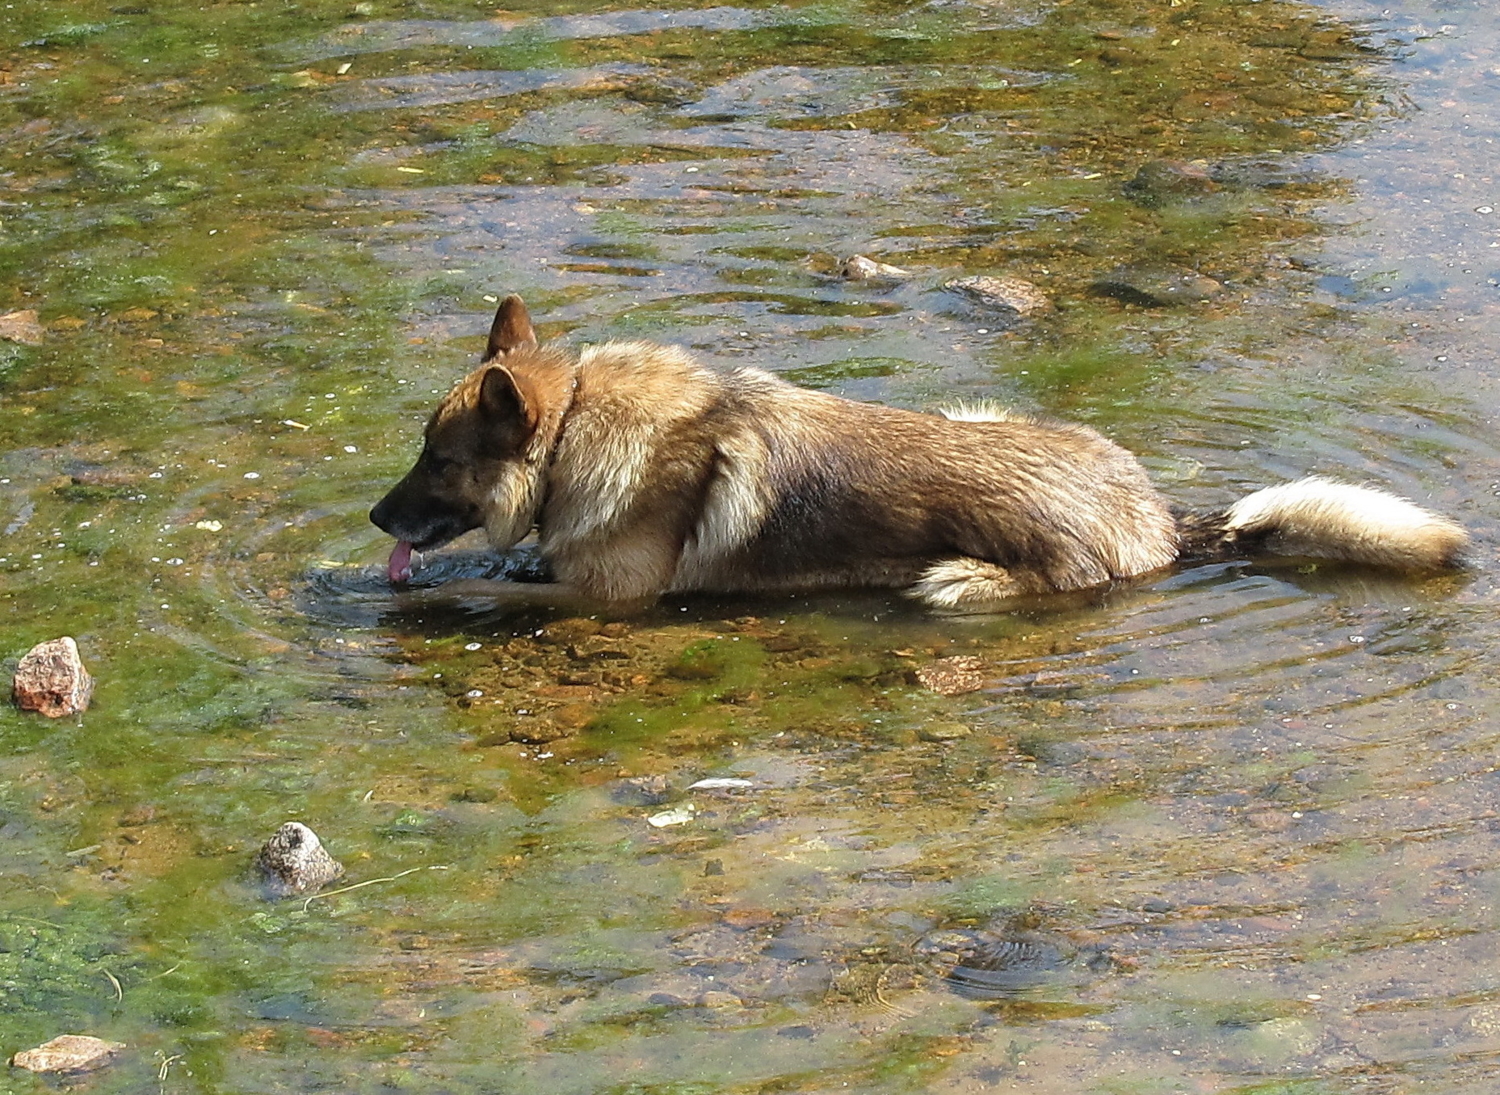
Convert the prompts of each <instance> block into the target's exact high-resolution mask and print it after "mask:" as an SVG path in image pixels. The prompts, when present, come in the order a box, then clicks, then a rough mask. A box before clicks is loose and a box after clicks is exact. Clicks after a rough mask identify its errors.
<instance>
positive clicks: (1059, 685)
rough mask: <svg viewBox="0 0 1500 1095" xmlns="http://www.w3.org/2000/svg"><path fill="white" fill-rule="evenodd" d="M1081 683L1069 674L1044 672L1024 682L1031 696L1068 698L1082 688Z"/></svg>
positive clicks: (1051, 671) (1053, 671) (1052, 671)
mask: <svg viewBox="0 0 1500 1095" xmlns="http://www.w3.org/2000/svg"><path fill="white" fill-rule="evenodd" d="M1083 683H1084V682H1083V681H1082V680H1081V679H1079V678H1078V677H1077V676H1075V675H1073V674H1071V673H1059V672H1057V671H1056V670H1044V671H1042V672H1040V673H1038V674H1037V675H1036V676H1034V677H1032V678H1031V680H1029V681H1027V682H1026V691H1028V692H1030V693H1031V694H1032V695H1033V696H1069V695H1072V694H1073V693H1074V692H1077V691H1078V690H1079V689H1080V688H1082V687H1083Z"/></svg>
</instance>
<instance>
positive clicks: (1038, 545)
mask: <svg viewBox="0 0 1500 1095" xmlns="http://www.w3.org/2000/svg"><path fill="white" fill-rule="evenodd" d="M370 520H372V521H373V522H374V523H375V524H376V525H378V526H379V527H380V528H381V529H383V530H384V531H385V532H387V533H389V534H390V535H391V536H394V537H395V538H396V540H397V544H396V548H395V550H394V551H393V552H392V553H391V557H390V564H389V573H390V579H391V581H392V582H393V583H402V582H405V581H407V580H408V579H409V578H410V577H411V561H412V553H413V551H427V550H430V549H432V548H436V547H439V546H441V545H443V544H446V543H448V542H449V541H450V540H452V539H454V538H455V537H457V536H460V535H462V534H463V533H466V532H468V531H470V530H471V529H476V528H483V529H484V530H485V533H486V534H487V535H488V537H489V541H490V543H491V544H493V545H494V546H495V547H496V548H499V549H501V550H504V549H506V548H509V547H511V546H512V545H514V544H515V543H516V542H517V541H519V540H520V539H522V538H523V537H524V536H526V535H527V534H528V533H530V532H531V531H532V530H533V529H535V530H536V531H537V533H538V538H539V541H540V547H541V551H542V554H543V556H544V558H545V559H546V560H547V562H548V563H549V565H550V567H551V570H552V573H553V575H554V576H555V578H556V580H557V583H558V585H556V586H553V587H551V588H552V589H554V590H555V591H557V593H559V594H566V595H567V596H574V597H577V596H581V597H582V598H583V599H586V600H591V601H599V602H641V601H646V600H649V599H651V598H654V597H656V596H658V595H659V594H662V593H668V592H680V591H688V590H705V591H718V592H739V591H752V590H788V591H789V590H809V589H827V588H832V587H853V586H879V587H897V588H901V589H904V590H905V591H906V592H907V593H908V594H909V595H910V596H912V597H914V598H915V599H917V600H919V601H922V602H925V603H926V604H928V605H930V606H933V607H934V608H937V609H941V610H947V611H960V612H962V611H971V612H972V611H984V610H987V609H990V608H994V607H996V606H1000V605H1003V604H1004V602H1006V601H1007V600H1010V599H1012V598H1015V597H1017V596H1020V595H1027V594H1039V593H1054V592H1061V591H1068V590H1079V589H1087V588H1090V587H1096V586H1103V585H1105V584H1107V583H1110V582H1113V581H1116V580H1119V579H1124V578H1135V577H1138V576H1140V575H1143V574H1149V573H1151V572H1152V571H1156V570H1160V569H1161V568H1163V567H1167V566H1170V565H1171V564H1172V563H1174V562H1175V561H1177V560H1180V559H1192V558H1224V557H1234V556H1247V555H1253V554H1256V553H1263V552H1266V553H1276V554H1283V555H1298V556H1311V557H1317V558H1323V559H1331V560H1343V561H1346V562H1351V563H1358V564H1368V565H1375V566H1382V567H1390V568H1395V569H1399V570H1404V571H1413V572H1424V571H1438V570H1442V569H1445V568H1450V567H1454V566H1457V565H1460V563H1461V558H1462V554H1463V551H1464V549H1465V547H1466V546H1467V544H1468V535H1467V533H1466V532H1465V531H1464V530H1463V529H1462V528H1461V527H1460V526H1459V525H1457V524H1455V523H1454V522H1452V521H1450V520H1448V519H1447V518H1444V517H1440V516H1437V515H1436V514H1433V513H1429V512H1428V511H1426V510H1424V509H1421V508H1419V507H1417V506H1415V505H1413V504H1412V503H1410V502H1408V501H1406V500H1404V499H1401V498H1398V497H1396V496H1394V495H1392V494H1387V493H1385V492H1384V491H1379V490H1374V489H1371V488H1367V487H1357V486H1350V485H1348V484H1345V483H1338V482H1334V481H1332V480H1329V479H1321V478H1308V479H1299V480H1297V481H1295V482H1292V483H1286V484H1283V485H1281V486H1275V487H1269V488H1267V489H1265V490H1259V491H1256V492H1255V493H1253V494H1250V495H1248V496H1247V497H1245V498H1242V499H1241V500H1240V501H1238V502H1236V503H1234V504H1233V505H1231V506H1229V507H1228V508H1227V509H1223V510H1220V511H1217V512H1212V513H1186V512H1174V510H1173V509H1172V508H1171V507H1169V505H1168V504H1167V502H1166V501H1165V499H1163V498H1162V496H1161V495H1160V494H1159V493H1158V492H1157V491H1156V489H1155V488H1154V487H1153V486H1152V485H1151V483H1150V482H1149V480H1148V479H1147V478H1146V474H1145V471H1144V470H1143V469H1142V468H1141V466H1140V464H1139V463H1137V462H1136V459H1135V457H1133V456H1132V455H1131V454H1130V453H1128V452H1126V451H1125V450H1124V449H1122V448H1120V447H1119V446H1118V445H1115V444H1114V443H1113V442H1111V441H1108V440H1106V439H1105V438H1104V437H1102V436H1100V435H1099V434H1098V433H1095V432H1094V431H1093V430H1091V429H1089V428H1087V427H1085V426H1080V425H1074V424H1071V423H1065V422H1050V421H1043V420H1039V419H1036V418H1032V417H1028V416H1025V415H1019V414H1011V413H1009V412H1006V411H1001V410H995V409H991V408H988V407H984V408H980V409H977V410H975V409H961V410H958V411H950V412H945V413H944V414H943V415H932V414H920V413H916V412H913V411H906V410H897V409H894V408H890V407H882V406H878V405H874V404H868V403H856V402H852V401H850V400H847V399H840V398H838V397H836V396H832V395H827V394H824V393H821V392H813V391H807V390H805V389H802V388H797V387H794V386H793V385H791V384H789V383H787V382H785V381H783V380H781V379H779V378H777V377H775V376H772V375H771V374H769V373H766V372H762V371H761V370H759V369H735V370H733V371H731V372H716V371H712V370H710V369H708V368H705V367H704V366H702V365H700V364H698V363H697V362H696V361H694V360H693V358H692V357H690V356H689V355H688V354H687V352H686V351H684V350H681V349H678V348H674V347H670V346H659V345H655V344H652V343H646V342H610V343H607V344H605V345H602V346H595V347H591V348H588V349H585V350H583V351H582V352H580V353H572V352H569V351H567V350H564V349H562V348H559V347H556V346H553V345H547V346H541V345H538V343H537V338H536V334H535V333H534V331H533V330H532V325H531V319H530V317H529V315H528V314H527V311H526V306H525V305H524V304H523V303H522V302H521V299H520V298H519V297H516V296H510V297H507V298H506V299H505V300H504V301H502V302H501V303H500V307H499V309H498V310H497V311H496V314H495V321H494V325H493V326H492V328H491V330H490V336H489V346H488V348H487V350H486V352H485V355H484V360H483V363H482V364H481V365H480V366H479V367H478V368H477V369H475V370H474V371H473V372H472V373H470V374H469V375H468V376H466V377H465V378H464V379H463V380H460V381H459V382H458V384H457V385H455V386H454V388H453V390H452V391H450V392H449V393H448V394H447V395H446V396H445V397H444V398H443V400H442V402H441V403H439V404H438V408H437V410H436V411H435V412H434V413H433V415H432V418H431V420H430V421H429V422H428V423H427V431H426V440H425V443H424V444H423V446H422V452H421V455H420V456H418V458H417V462H416V465H415V466H414V467H413V468H412V469H411V471H410V472H408V473H407V475H406V477H405V478H404V479H402V480H401V481H400V482H399V483H397V484H396V486H395V487H394V488H392V490H391V491H390V493H389V494H387V495H386V496H385V497H384V498H383V499H381V501H380V503H379V504H378V505H376V506H375V508H374V509H373V510H371V512H370Z"/></svg>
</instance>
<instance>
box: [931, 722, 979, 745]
mask: <svg viewBox="0 0 1500 1095" xmlns="http://www.w3.org/2000/svg"><path fill="white" fill-rule="evenodd" d="M973 732H974V731H972V730H970V729H969V728H968V727H967V726H965V725H964V724H963V723H961V722H929V723H928V724H927V725H926V726H924V727H922V728H921V729H920V730H918V731H917V737H919V738H921V739H922V740H923V741H939V742H941V741H958V740H959V739H961V738H966V737H968V736H969V735H970V734H972V733H973Z"/></svg>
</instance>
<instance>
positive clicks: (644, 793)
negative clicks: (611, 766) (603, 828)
mask: <svg viewBox="0 0 1500 1095" xmlns="http://www.w3.org/2000/svg"><path fill="white" fill-rule="evenodd" d="M671 793H672V786H671V784H669V783H668V782H667V777H666V776H662V775H655V776H630V777H628V778H626V779H622V780H620V782H619V783H617V784H616V785H615V789H614V798H615V801H617V802H624V803H630V804H632V805H638V806H660V805H661V804H662V803H664V802H666V801H667V799H668V798H669V797H670V796H671Z"/></svg>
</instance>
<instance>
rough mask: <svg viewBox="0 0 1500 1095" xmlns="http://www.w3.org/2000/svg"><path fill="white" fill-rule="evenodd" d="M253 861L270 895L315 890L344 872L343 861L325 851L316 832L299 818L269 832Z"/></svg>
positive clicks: (287, 894)
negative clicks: (268, 838) (266, 839)
mask: <svg viewBox="0 0 1500 1095" xmlns="http://www.w3.org/2000/svg"><path fill="white" fill-rule="evenodd" d="M255 865H256V866H257V867H258V868H260V872H261V874H262V875H263V876H264V878H265V883H266V889H267V890H268V891H269V892H270V894H271V896H272V897H290V896H292V895H293V894H299V893H315V892H317V891H318V890H321V889H322V888H323V887H324V886H326V885H328V883H330V882H332V881H333V880H334V879H335V878H338V877H339V876H340V875H342V874H343V873H344V865H343V864H342V863H340V862H338V860H336V859H334V858H333V856H331V855H329V854H328V851H327V849H325V848H324V847H323V842H322V841H320V840H319V839H318V834H317V833H315V832H313V831H312V830H311V829H309V828H308V827H307V826H306V825H303V824H302V823H301V822H300V821H288V822H287V823H286V824H285V825H283V826H282V827H281V828H279V829H277V830H276V831H275V832H274V833H272V834H271V839H270V840H268V841H266V843H265V846H264V847H262V848H261V850H260V855H258V856H256V859H255Z"/></svg>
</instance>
